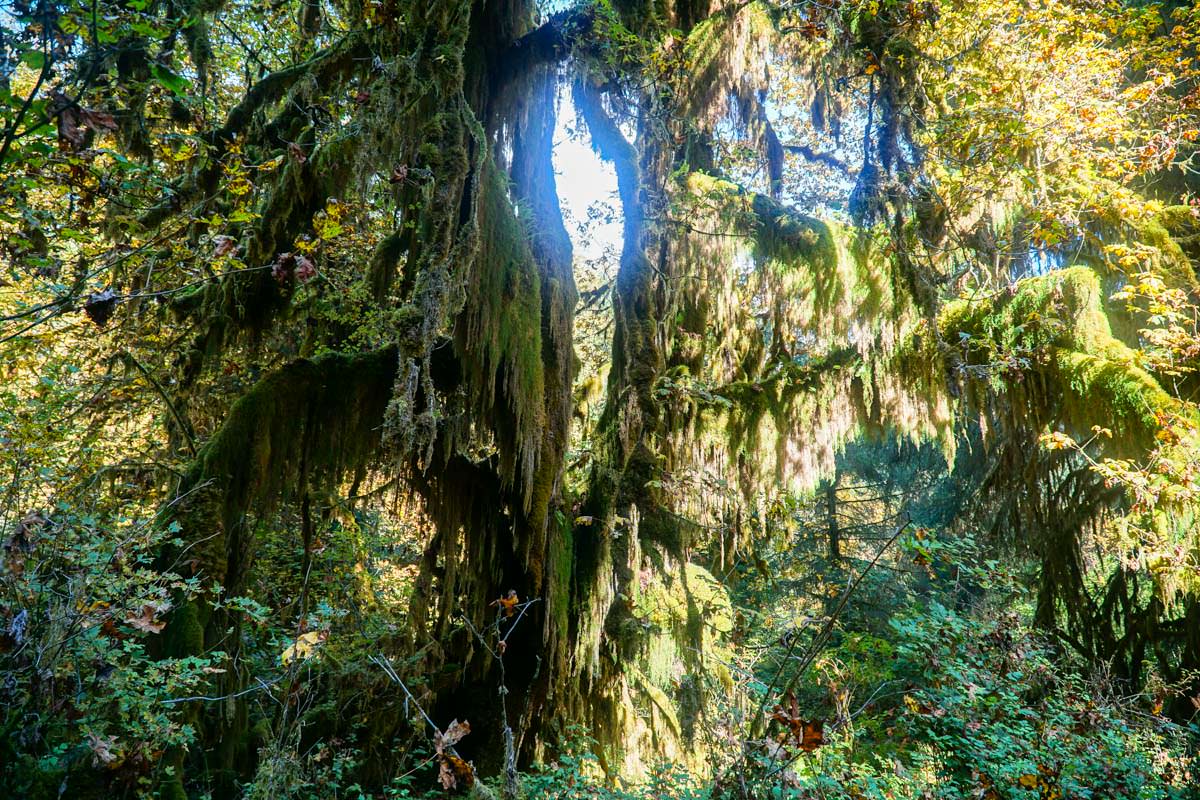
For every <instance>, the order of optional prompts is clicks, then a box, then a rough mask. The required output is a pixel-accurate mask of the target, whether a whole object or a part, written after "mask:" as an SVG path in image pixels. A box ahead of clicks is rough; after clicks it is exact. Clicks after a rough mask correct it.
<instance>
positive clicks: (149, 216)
mask: <svg viewBox="0 0 1200 800" xmlns="http://www.w3.org/2000/svg"><path fill="white" fill-rule="evenodd" d="M369 53H370V49H369V46H368V41H367V39H366V37H364V35H363V34H362V33H360V32H357V31H356V32H353V33H350V34H347V35H346V36H344V37H342V38H341V39H339V40H338V41H337V42H335V43H334V44H332V45H330V46H329V47H328V48H326V49H325V50H322V51H321V52H320V53H317V54H316V55H314V56H312V57H311V58H309V59H308V60H307V61H304V62H302V63H300V64H296V65H295V66H292V67H288V68H286V69H282V70H278V71H276V72H273V73H271V74H269V75H267V76H266V77H264V78H263V79H261V80H260V81H258V82H257V83H256V84H254V86H252V87H251V88H250V90H249V91H248V92H247V93H246V94H245V96H244V97H243V98H242V100H241V102H239V103H238V104H237V105H236V106H234V107H233V108H232V109H230V111H229V113H228V114H227V115H226V117H225V122H224V123H222V125H221V126H220V127H219V128H215V129H213V130H211V131H208V132H206V133H204V134H201V138H202V139H203V140H204V141H206V142H208V143H209V144H210V145H212V146H213V147H215V148H216V150H215V151H214V152H213V153H211V154H210V155H209V158H208V159H207V160H206V161H205V162H204V163H203V164H202V165H201V166H200V167H198V168H197V170H196V171H194V172H192V173H190V174H188V175H185V176H183V177H182V178H181V179H180V180H179V181H177V182H176V184H175V185H174V186H172V187H171V188H170V189H168V190H167V191H166V192H164V195H163V200H162V201H161V202H160V203H159V204H158V205H156V206H154V207H152V208H150V209H149V210H148V211H147V212H146V213H145V214H143V215H142V216H141V217H140V218H139V220H138V221H139V224H140V225H141V226H142V227H143V228H144V229H146V230H153V229H155V228H157V227H158V226H159V225H161V224H162V223H163V222H165V221H166V220H168V219H169V218H170V217H172V216H174V215H175V214H177V213H179V209H180V208H181V207H183V206H184V205H186V204H187V203H189V202H191V201H193V200H194V199H196V197H197V196H198V195H199V194H202V193H204V192H205V191H208V190H211V187H212V185H213V183H214V181H215V179H216V177H217V176H218V175H219V174H220V170H221V164H220V161H221V157H222V156H223V155H224V154H225V152H226V148H227V147H228V145H229V143H230V142H232V141H233V140H234V139H235V138H236V137H237V136H239V135H241V134H242V133H243V132H245V131H246V129H247V128H248V126H249V125H250V123H251V121H252V120H253V118H254V117H255V115H257V114H259V113H260V112H262V111H263V110H264V109H266V108H267V107H269V106H271V105H272V104H274V103H276V102H278V101H279V100H280V99H281V98H282V97H283V96H284V95H285V94H286V93H287V92H288V91H289V90H291V89H292V88H293V87H295V86H296V85H297V84H299V83H300V82H301V81H304V80H305V79H308V78H310V77H311V78H312V80H314V81H316V82H318V83H320V84H329V83H334V82H336V81H338V80H342V79H344V78H345V76H346V75H347V74H348V73H349V72H350V71H352V70H353V69H354V68H355V65H356V63H357V62H360V61H362V60H363V59H364V57H365V56H367V55H369Z"/></svg>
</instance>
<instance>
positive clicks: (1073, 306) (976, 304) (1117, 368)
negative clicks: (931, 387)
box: [938, 267, 1177, 452]
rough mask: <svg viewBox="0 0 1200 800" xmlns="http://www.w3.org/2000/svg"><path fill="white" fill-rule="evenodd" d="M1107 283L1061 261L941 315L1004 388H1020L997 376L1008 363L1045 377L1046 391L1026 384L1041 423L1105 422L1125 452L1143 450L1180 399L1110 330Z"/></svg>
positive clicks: (1080, 428)
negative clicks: (1010, 288)
mask: <svg viewBox="0 0 1200 800" xmlns="http://www.w3.org/2000/svg"><path fill="white" fill-rule="evenodd" d="M1100 285H1101V284H1100V279H1099V277H1098V276H1097V275H1096V273H1095V272H1094V271H1092V270H1091V269H1089V268H1087V267H1071V268H1069V269H1064V270H1058V271H1055V272H1052V273H1050V274H1048V275H1045V276H1040V277H1036V278H1030V279H1028V280H1025V281H1022V282H1021V283H1020V284H1018V285H1017V288H1016V291H1015V292H1014V293H1012V294H1011V295H1004V296H1000V297H985V298H982V299H979V300H973V301H972V300H957V301H954V302H952V303H949V304H948V305H947V306H946V307H945V309H944V310H943V312H942V314H941V316H940V318H939V321H938V324H939V327H940V329H941V333H942V336H943V337H944V338H946V339H947V340H949V341H953V342H961V343H962V345H963V347H964V349H965V352H966V358H967V360H968V364H969V365H970V366H975V367H985V368H987V369H988V370H989V373H990V375H991V376H992V379H993V385H995V386H996V387H997V388H1009V389H1012V390H1016V389H1018V388H1020V387H1017V386H1014V385H1011V383H1010V382H1009V381H1006V380H1001V379H1000V375H1001V374H1003V373H1004V372H1005V371H1006V370H1007V371H1008V372H1009V373H1010V374H1015V373H1014V370H1019V371H1021V372H1023V373H1032V374H1036V375H1039V376H1040V377H1041V378H1042V379H1044V381H1045V382H1046V383H1045V386H1046V389H1045V391H1044V392H1040V393H1035V392H1034V391H1033V390H1032V389H1022V392H1023V396H1024V397H1025V398H1026V402H1027V405H1029V406H1031V407H1030V409H1029V410H1030V411H1031V412H1032V414H1031V417H1030V418H1031V419H1032V420H1040V422H1038V423H1036V424H1051V423H1060V424H1063V425H1065V426H1067V428H1068V429H1069V430H1070V432H1072V433H1074V434H1080V435H1083V434H1085V433H1086V434H1087V436H1090V433H1088V432H1089V431H1090V429H1091V426H1092V425H1101V426H1104V427H1108V428H1111V429H1112V430H1113V433H1114V437H1115V442H1114V444H1115V445H1116V446H1117V447H1118V448H1119V449H1121V450H1122V451H1124V452H1142V451H1144V450H1145V449H1146V448H1148V447H1150V446H1151V445H1152V443H1153V440H1154V434H1155V432H1156V431H1157V428H1158V416H1159V415H1160V414H1165V413H1171V412H1172V411H1174V410H1175V408H1176V405H1177V404H1176V403H1175V401H1174V400H1172V398H1171V397H1170V396H1169V395H1168V394H1167V393H1166V392H1165V391H1163V389H1162V388H1161V387H1160V386H1159V385H1158V383H1157V382H1156V381H1155V380H1154V378H1153V377H1151V376H1150V374H1149V373H1147V372H1146V371H1145V370H1143V369H1142V368H1141V367H1140V366H1139V365H1138V360H1137V354H1136V353H1135V352H1134V351H1133V350H1132V349H1131V348H1129V347H1128V346H1127V345H1125V344H1124V343H1122V342H1121V341H1119V340H1117V339H1116V338H1114V336H1113V335H1112V329H1111V327H1110V326H1109V322H1108V318H1107V316H1106V315H1105V312H1104V307H1103V298H1102V293H1101V289H1100ZM1085 438H1086V437H1085Z"/></svg>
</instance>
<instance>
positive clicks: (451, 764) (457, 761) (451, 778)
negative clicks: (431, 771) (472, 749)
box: [438, 754, 475, 789]
mask: <svg viewBox="0 0 1200 800" xmlns="http://www.w3.org/2000/svg"><path fill="white" fill-rule="evenodd" d="M439 760H440V764H439V766H438V781H439V782H441V784H442V788H443V789H454V788H457V787H458V786H459V785H460V784H461V785H462V787H463V788H464V789H469V788H471V786H473V785H474V784H475V770H473V769H472V768H471V765H470V764H468V763H467V762H466V761H463V760H462V759H461V758H459V757H458V756H456V755H452V754H446V755H443V756H441V757H440V759H439Z"/></svg>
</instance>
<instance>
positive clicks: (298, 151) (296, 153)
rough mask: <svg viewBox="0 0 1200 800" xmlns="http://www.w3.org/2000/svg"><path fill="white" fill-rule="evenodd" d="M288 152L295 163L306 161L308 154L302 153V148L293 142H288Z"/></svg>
mask: <svg viewBox="0 0 1200 800" xmlns="http://www.w3.org/2000/svg"><path fill="white" fill-rule="evenodd" d="M288 153H290V154H291V156H292V158H294V159H295V160H296V163H297V164H303V163H304V162H305V161H308V156H306V155H304V148H303V147H301V146H300V145H298V144H296V143H295V142H288Z"/></svg>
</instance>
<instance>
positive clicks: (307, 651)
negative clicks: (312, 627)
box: [279, 631, 329, 667]
mask: <svg viewBox="0 0 1200 800" xmlns="http://www.w3.org/2000/svg"><path fill="white" fill-rule="evenodd" d="M328 635H329V634H328V632H327V631H309V632H308V633H302V634H300V635H299V636H297V637H296V641H295V643H294V644H292V645H291V646H289V647H287V648H285V649H284V651H283V652H282V653H280V654H279V661H280V663H282V664H283V665H284V666H285V667H286V666H287V665H288V664H291V663H292V662H293V661H304V660H305V659H307V658H309V657H311V656H312V654H313V653H315V652H316V650H317V646H318V645H320V644H321V642H323V641H325V639H326V637H327V636H328Z"/></svg>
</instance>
